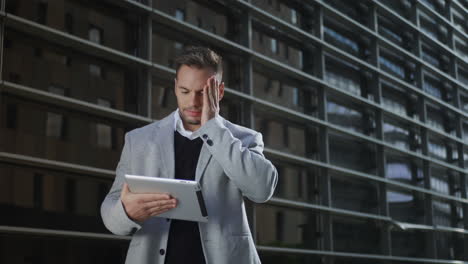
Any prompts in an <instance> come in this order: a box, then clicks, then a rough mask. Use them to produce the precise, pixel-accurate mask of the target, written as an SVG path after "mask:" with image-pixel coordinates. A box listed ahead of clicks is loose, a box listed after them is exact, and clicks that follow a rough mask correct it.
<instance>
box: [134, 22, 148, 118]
mask: <svg viewBox="0 0 468 264" xmlns="http://www.w3.org/2000/svg"><path fill="white" fill-rule="evenodd" d="M137 31H138V36H137V40H138V46H137V49H138V53H139V54H137V55H138V56H139V57H141V58H143V59H145V60H148V61H151V57H152V56H151V52H152V51H151V47H152V44H151V41H152V37H151V36H152V34H151V31H152V20H151V17H150V16H148V15H145V16H143V17H141V18H140V19H139V21H138V29H137ZM137 71H138V73H137V74H138V91H137V92H138V112H137V113H138V114H139V115H142V116H144V117H151V69H150V67H144V68H143V67H142V68H138V69H137Z"/></svg>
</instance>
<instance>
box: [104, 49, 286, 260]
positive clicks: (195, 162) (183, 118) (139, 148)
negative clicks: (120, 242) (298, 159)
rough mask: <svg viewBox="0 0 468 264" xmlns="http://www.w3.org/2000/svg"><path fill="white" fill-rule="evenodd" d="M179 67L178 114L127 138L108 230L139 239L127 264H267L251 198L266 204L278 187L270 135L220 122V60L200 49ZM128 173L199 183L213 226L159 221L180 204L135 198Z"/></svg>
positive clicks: (108, 202)
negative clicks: (267, 151) (254, 230)
mask: <svg viewBox="0 0 468 264" xmlns="http://www.w3.org/2000/svg"><path fill="white" fill-rule="evenodd" d="M176 63H177V64H176V78H175V87H174V89H175V95H176V97H177V104H178V109H177V110H176V111H175V112H173V113H172V114H170V115H169V116H167V117H166V118H164V119H162V120H160V121H157V122H154V123H152V124H150V125H147V126H145V127H142V128H139V129H135V130H133V131H131V132H129V133H127V134H126V136H125V145H124V148H123V150H122V155H121V158H120V162H119V164H118V166H117V171H116V174H117V175H116V178H115V181H114V184H113V185H112V188H111V190H110V192H109V194H108V195H107V196H106V198H105V200H104V202H103V203H102V206H101V215H102V218H103V221H104V224H105V226H106V227H107V228H108V229H109V230H110V231H111V232H112V233H114V234H118V235H133V236H132V241H131V242H130V246H129V249H128V253H127V259H126V263H130V264H138V263H145V264H146V263H152V264H155V263H160V264H163V263H166V264H175V263H197V264H198V263H207V264H222V263H236V264H238V263H242V264H247V263H260V260H259V257H258V254H257V251H256V249H255V245H254V243H253V240H252V235H251V233H250V229H249V225H248V222H247V216H246V213H245V207H244V200H243V196H245V197H247V198H249V199H250V200H252V201H254V202H265V201H267V200H268V199H270V197H271V196H272V194H273V191H274V189H275V187H276V183H277V178H278V176H277V171H276V169H275V167H274V166H273V165H272V163H271V162H270V161H268V160H267V159H266V158H265V157H264V155H263V154H262V151H263V141H262V135H261V134H260V133H258V132H255V131H253V130H251V129H248V128H245V127H241V126H239V125H235V124H233V123H231V122H229V121H227V120H225V119H223V118H222V117H221V116H220V115H219V101H220V100H221V99H222V98H223V95H224V83H222V82H221V78H222V60H221V57H220V56H219V55H217V54H216V53H215V52H213V51H212V50H210V49H208V48H203V47H192V48H189V49H187V50H186V51H184V52H183V54H181V55H180V56H179V57H178V58H176ZM125 174H134V175H144V176H148V177H166V178H181V179H189V180H196V181H198V182H199V183H200V185H201V188H202V191H203V195H204V199H205V204H206V208H207V211H208V218H209V220H208V222H207V223H201V222H200V223H198V222H191V221H180V220H171V219H165V218H162V217H155V216H157V215H159V214H161V213H163V212H166V211H168V210H171V209H172V208H175V207H176V206H177V201H176V199H174V198H172V197H170V195H167V194H158V193H154V194H136V193H131V192H130V190H129V189H128V186H127V184H126V183H124V181H125V180H124V176H125Z"/></svg>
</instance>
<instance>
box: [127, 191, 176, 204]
mask: <svg viewBox="0 0 468 264" xmlns="http://www.w3.org/2000/svg"><path fill="white" fill-rule="evenodd" d="M135 195H138V196H139V197H138V200H140V201H141V202H143V203H148V202H153V201H161V200H169V199H171V196H170V195H169V194H165V193H140V194H135Z"/></svg>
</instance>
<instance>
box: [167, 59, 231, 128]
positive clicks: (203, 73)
mask: <svg viewBox="0 0 468 264" xmlns="http://www.w3.org/2000/svg"><path fill="white" fill-rule="evenodd" d="M214 74H215V71H214V70H213V69H211V68H197V67H189V66H187V65H182V66H181V67H180V68H179V71H178V73H177V77H176V79H175V95H176V97H177V105H178V107H179V114H180V117H181V119H182V122H183V123H184V127H185V129H187V130H191V131H195V130H197V129H198V128H199V127H200V126H201V116H202V108H203V87H204V86H205V85H207V80H208V78H210V77H211V76H213V75H214ZM221 86H222V85H221ZM223 88H224V87H220V89H223ZM222 92H223V91H220V100H221V98H222V95H221V94H222Z"/></svg>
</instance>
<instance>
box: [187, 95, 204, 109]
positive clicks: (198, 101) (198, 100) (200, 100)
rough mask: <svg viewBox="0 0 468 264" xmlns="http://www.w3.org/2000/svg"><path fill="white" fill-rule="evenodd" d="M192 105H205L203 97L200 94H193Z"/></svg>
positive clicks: (191, 97)
mask: <svg viewBox="0 0 468 264" xmlns="http://www.w3.org/2000/svg"><path fill="white" fill-rule="evenodd" d="M190 103H191V105H193V106H202V105H203V95H200V94H198V93H192V95H191V96H190Z"/></svg>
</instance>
